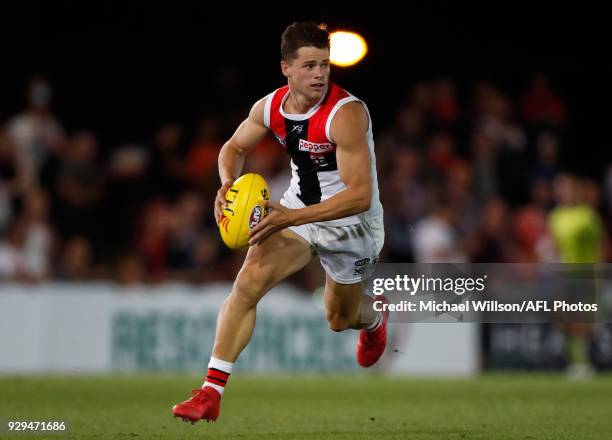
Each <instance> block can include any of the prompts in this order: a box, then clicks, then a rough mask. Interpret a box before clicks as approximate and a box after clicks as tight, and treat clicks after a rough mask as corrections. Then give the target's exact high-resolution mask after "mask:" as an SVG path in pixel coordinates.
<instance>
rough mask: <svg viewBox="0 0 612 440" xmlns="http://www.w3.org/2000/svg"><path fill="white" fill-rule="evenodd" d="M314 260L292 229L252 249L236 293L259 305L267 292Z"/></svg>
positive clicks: (245, 262)
mask: <svg viewBox="0 0 612 440" xmlns="http://www.w3.org/2000/svg"><path fill="white" fill-rule="evenodd" d="M312 257H313V253H312V249H311V247H310V244H309V243H308V242H307V241H306V240H304V239H303V238H302V237H300V236H299V235H297V234H296V233H294V232H292V231H290V230H289V229H283V230H281V231H279V232H276V233H274V234H272V235H271V236H270V237H268V238H267V239H265V240H264V241H263V242H261V244H258V245H254V246H250V247H249V250H248V251H247V255H246V258H245V260H244V263H243V264H242V268H241V269H240V272H239V273H238V276H237V277H236V282H235V283H234V290H235V291H238V292H240V294H241V295H243V296H245V300H250V301H253V302H257V301H258V300H259V299H261V297H263V296H264V295H265V294H266V292H267V291H268V290H270V289H271V288H272V287H274V286H275V285H276V284H278V283H279V282H280V281H282V280H283V279H285V278H287V277H288V276H289V275H292V274H293V273H295V272H297V271H298V270H300V269H301V268H303V267H304V266H305V265H306V264H307V263H308V262H309V261H310V260H311V259H312Z"/></svg>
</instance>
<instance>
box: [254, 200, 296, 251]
mask: <svg viewBox="0 0 612 440" xmlns="http://www.w3.org/2000/svg"><path fill="white" fill-rule="evenodd" d="M264 203H265V207H266V208H267V209H269V212H268V215H266V216H265V217H264V219H263V220H262V221H261V222H259V224H257V225H256V226H255V227H254V228H253V229H251V232H250V233H249V246H252V245H254V244H257V243H261V242H262V241H264V240H265V239H266V238H268V237H269V236H270V235H272V234H274V233H275V232H277V231H280V230H281V229H284V228H286V227H287V226H291V225H293V224H294V221H295V211H297V210H296V209H289V208H286V207H284V206H283V205H281V204H280V203H276V202H271V201H269V200H266V201H265V202H264Z"/></svg>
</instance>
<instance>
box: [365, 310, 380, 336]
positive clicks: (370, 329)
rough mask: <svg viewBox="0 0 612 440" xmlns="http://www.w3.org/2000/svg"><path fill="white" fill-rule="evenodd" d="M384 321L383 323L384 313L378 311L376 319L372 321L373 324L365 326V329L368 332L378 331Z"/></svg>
mask: <svg viewBox="0 0 612 440" xmlns="http://www.w3.org/2000/svg"><path fill="white" fill-rule="evenodd" d="M382 323H383V319H382V313H381V312H378V313H377V314H376V318H374V321H372V324H370V325H368V326H367V327H364V330H365V331H366V332H373V331H376V330H378V328H379V327H380V326H381V325H382Z"/></svg>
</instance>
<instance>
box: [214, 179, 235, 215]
mask: <svg viewBox="0 0 612 440" xmlns="http://www.w3.org/2000/svg"><path fill="white" fill-rule="evenodd" d="M233 184H234V182H233V181H232V180H228V181H227V182H225V183H224V184H223V185H221V188H219V191H217V197H216V198H215V220H216V221H217V223H219V222H220V221H221V217H223V208H225V207H226V206H227V200H225V194H226V193H227V191H228V190H229V189H230V188H231V187H232V185H233Z"/></svg>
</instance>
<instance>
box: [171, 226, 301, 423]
mask: <svg viewBox="0 0 612 440" xmlns="http://www.w3.org/2000/svg"><path fill="white" fill-rule="evenodd" d="M311 258H312V250H311V247H310V244H308V242H307V241H306V240H304V239H303V238H301V237H300V236H299V235H297V234H296V233H294V232H292V231H291V230H289V229H285V230H282V231H279V232H277V233H276V234H274V235H272V236H270V237H269V238H267V239H266V240H264V241H263V242H262V243H261V244H260V245H255V246H251V247H250V248H249V250H248V252H247V256H246V258H245V260H244V263H243V265H242V269H241V270H240V272H239V273H238V276H237V277H236V281H235V282H234V285H233V288H232V291H231V293H230V295H229V296H228V297H227V299H226V300H225V302H224V304H223V306H222V307H221V310H220V312H219V317H218V319H217V332H216V335H215V345H214V348H213V356H212V357H211V361H210V363H209V364H208V373H207V375H206V382H205V383H204V385H203V387H202V389H201V390H194V393H195V395H194V396H193V397H192V398H191V399H188V400H186V401H185V402H182V403H179V404H177V405H175V406H174V408H173V409H172V412H173V414H174V415H175V416H176V417H181V418H183V420H189V421H191V422H192V423H193V422H196V421H197V420H200V419H204V420H206V421H214V420H216V419H217V417H218V416H219V410H220V400H221V396H222V395H223V391H224V388H225V384H226V382H227V380H228V379H229V375H230V373H231V371H232V367H233V363H234V362H235V360H236V359H237V358H238V356H239V355H240V352H242V350H243V349H244V348H245V347H246V345H247V344H248V343H249V340H250V338H251V335H252V333H253V328H254V326H255V313H256V307H257V303H258V302H259V300H260V299H261V298H262V297H263V296H264V295H265V294H266V293H267V292H268V291H269V290H270V289H271V288H272V287H274V285H276V284H277V283H278V282H280V281H281V280H283V279H284V278H286V277H288V276H289V275H291V274H293V273H294V272H296V271H298V270H299V269H301V268H302V267H304V266H305V265H306V264H307V263H308V261H310V259H311Z"/></svg>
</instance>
